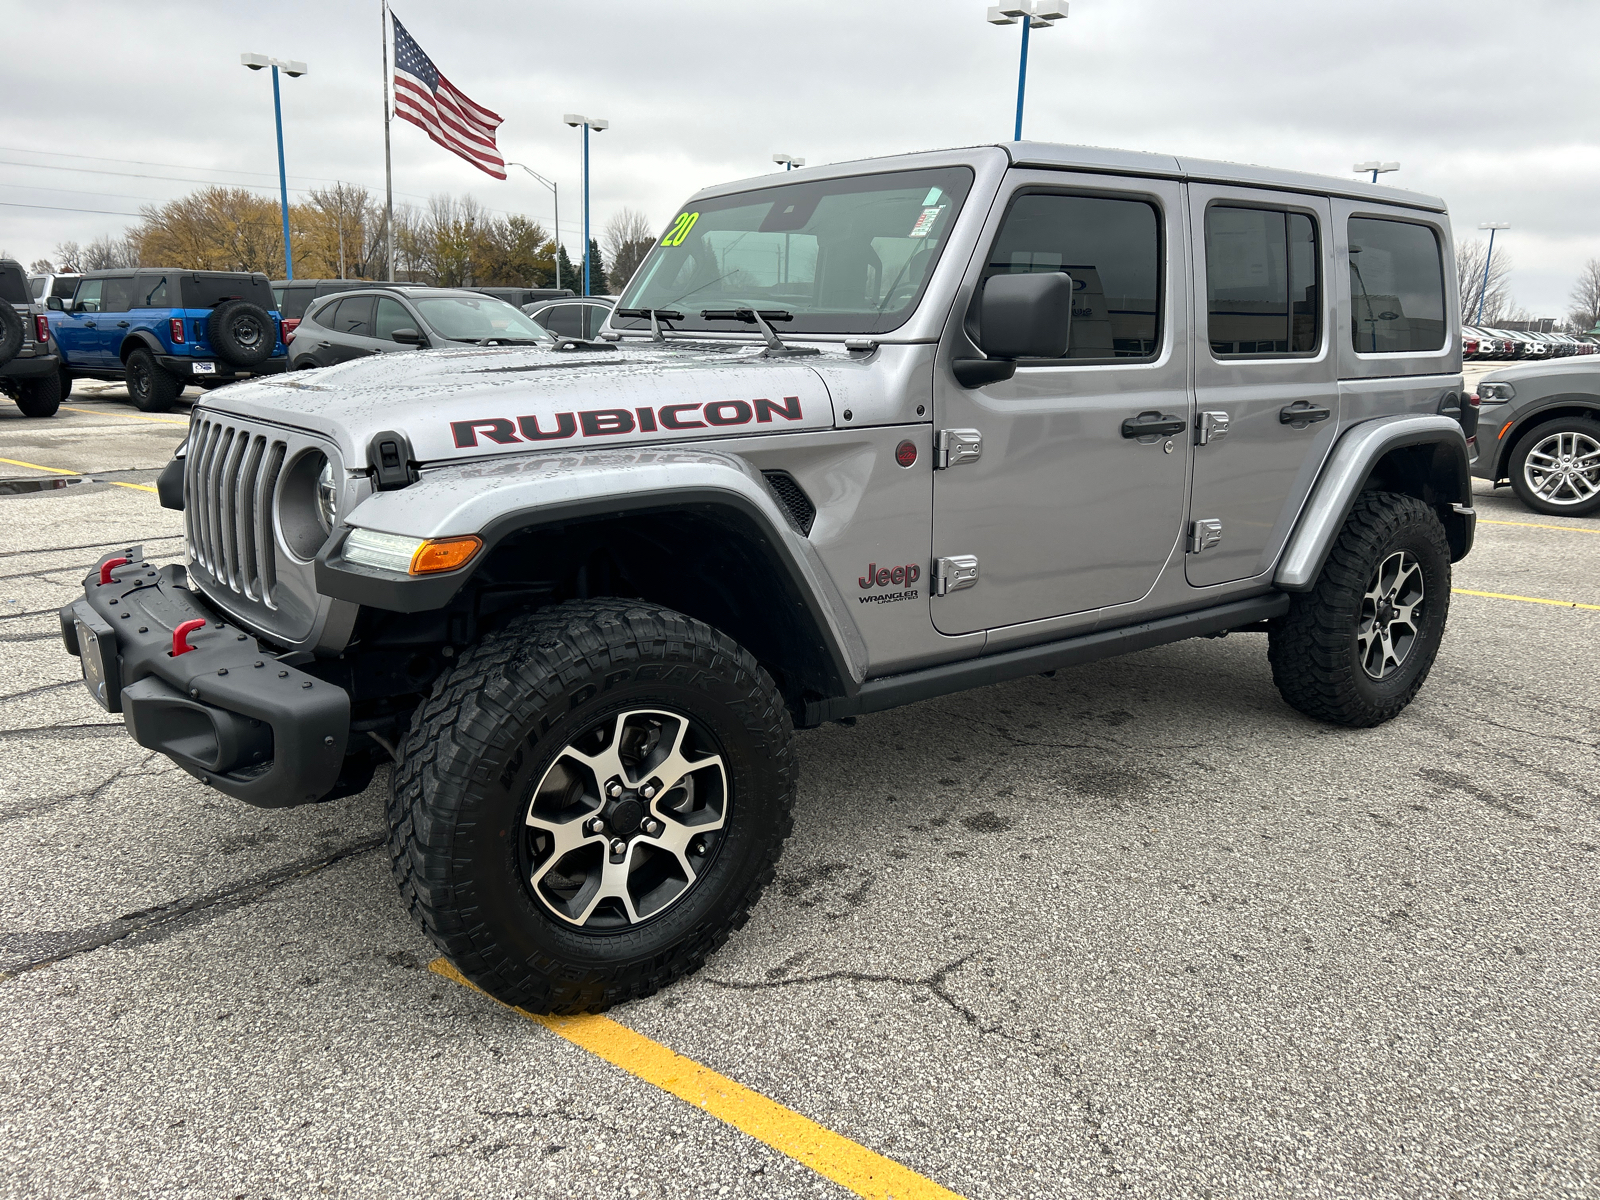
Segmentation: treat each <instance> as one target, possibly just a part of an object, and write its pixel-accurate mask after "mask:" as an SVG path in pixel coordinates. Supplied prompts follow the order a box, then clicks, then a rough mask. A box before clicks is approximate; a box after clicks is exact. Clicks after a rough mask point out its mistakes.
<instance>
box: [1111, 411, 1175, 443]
mask: <svg viewBox="0 0 1600 1200" xmlns="http://www.w3.org/2000/svg"><path fill="white" fill-rule="evenodd" d="M1187 428H1189V423H1188V422H1187V421H1185V420H1184V419H1183V418H1182V417H1174V416H1171V415H1170V414H1169V415H1166V416H1163V415H1162V414H1161V413H1159V412H1156V411H1153V410H1152V411H1150V412H1142V413H1140V414H1139V415H1138V416H1137V417H1129V418H1128V419H1127V420H1125V421H1123V422H1122V436H1123V437H1125V438H1143V437H1175V436H1177V435H1178V434H1180V433H1182V432H1183V431H1184V430H1185V429H1187Z"/></svg>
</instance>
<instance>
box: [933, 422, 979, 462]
mask: <svg viewBox="0 0 1600 1200" xmlns="http://www.w3.org/2000/svg"><path fill="white" fill-rule="evenodd" d="M982 457H983V434H981V433H980V432H978V430H976V429H941V430H939V433H938V436H937V437H935V438H934V439H933V469H934V470H935V471H943V470H944V469H945V468H946V467H953V466H955V465H956V464H957V463H969V462H977V461H978V459H980V458H982Z"/></svg>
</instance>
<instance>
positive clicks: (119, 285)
mask: <svg viewBox="0 0 1600 1200" xmlns="http://www.w3.org/2000/svg"><path fill="white" fill-rule="evenodd" d="M132 307H133V279H132V277H131V276H127V275H124V276H122V278H120V279H108V280H106V283H105V290H104V291H103V292H101V294H100V311H101V312H108V313H114V312H127V311H128V310H129V309H130V308H132Z"/></svg>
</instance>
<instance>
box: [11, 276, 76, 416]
mask: <svg viewBox="0 0 1600 1200" xmlns="http://www.w3.org/2000/svg"><path fill="white" fill-rule="evenodd" d="M0 392H4V393H5V394H6V395H8V396H10V397H11V398H12V399H13V400H15V401H16V402H17V407H18V408H20V409H21V410H22V413H23V415H24V416H28V417H53V416H55V415H56V410H57V409H58V408H60V407H61V357H60V355H59V354H58V353H57V351H56V344H55V341H54V339H53V338H52V337H51V336H50V325H49V322H47V321H46V320H45V318H44V316H43V314H42V313H40V312H39V311H38V308H37V307H36V306H35V305H34V303H33V300H32V297H30V296H29V294H28V276H27V274H26V273H25V272H24V271H23V269H22V264H21V263H19V262H15V261H13V260H11V259H9V258H0Z"/></svg>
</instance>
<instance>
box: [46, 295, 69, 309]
mask: <svg viewBox="0 0 1600 1200" xmlns="http://www.w3.org/2000/svg"><path fill="white" fill-rule="evenodd" d="M44 306H45V307H46V308H48V309H49V310H50V311H51V312H66V311H67V306H66V305H65V304H62V303H61V297H60V296H46V297H45V301H44Z"/></svg>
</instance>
